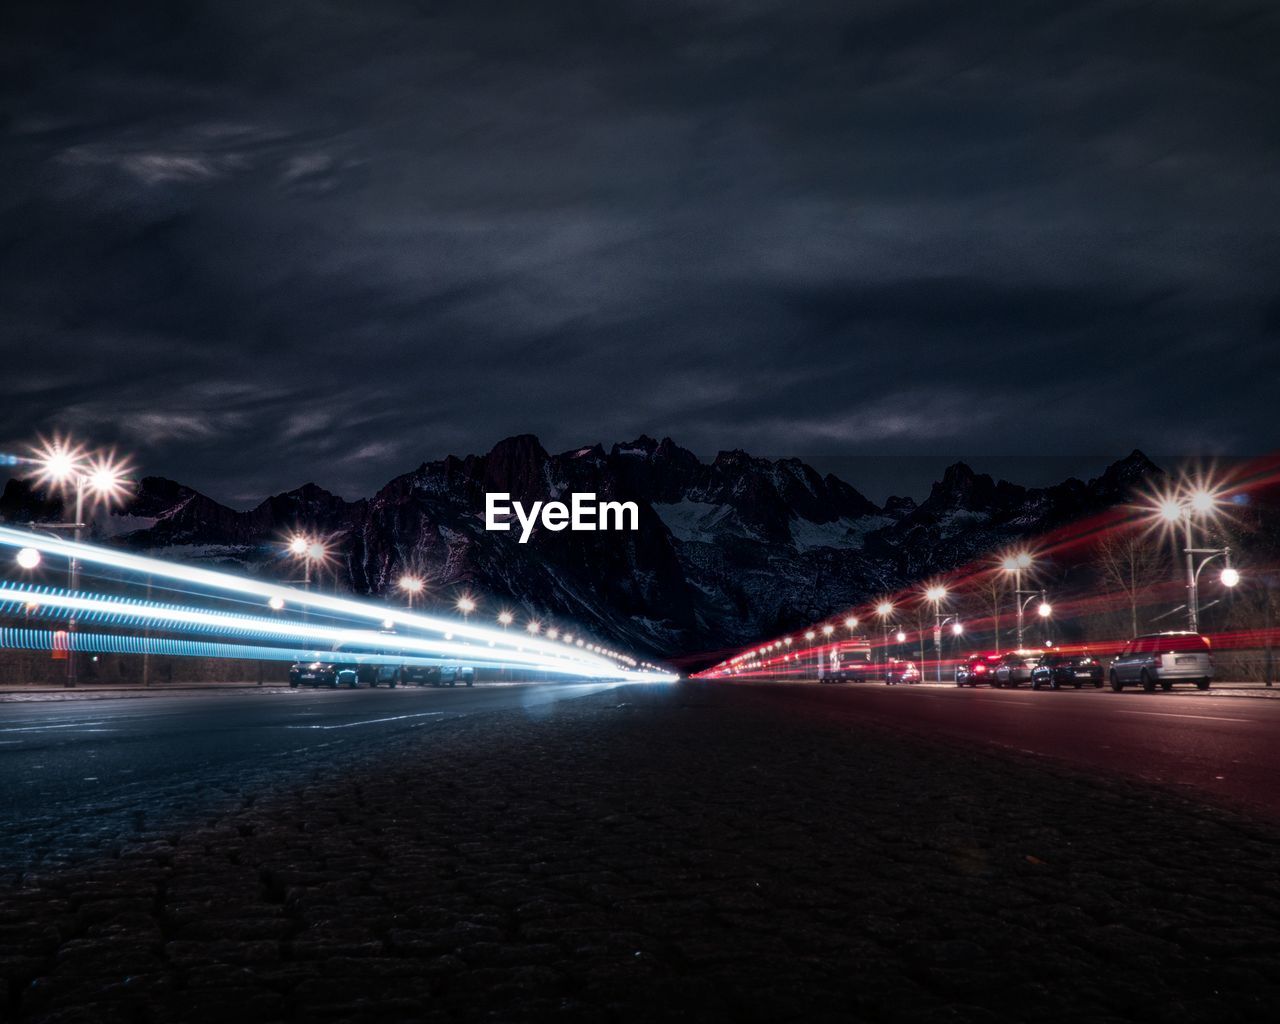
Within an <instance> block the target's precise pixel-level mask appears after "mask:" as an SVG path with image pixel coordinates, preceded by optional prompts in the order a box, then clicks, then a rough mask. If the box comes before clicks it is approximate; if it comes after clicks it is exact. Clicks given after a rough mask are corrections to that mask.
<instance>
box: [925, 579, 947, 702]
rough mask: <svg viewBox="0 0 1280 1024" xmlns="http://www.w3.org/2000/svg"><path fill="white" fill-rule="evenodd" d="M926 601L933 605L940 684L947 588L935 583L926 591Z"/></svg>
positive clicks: (934, 645) (934, 648) (940, 679)
mask: <svg viewBox="0 0 1280 1024" xmlns="http://www.w3.org/2000/svg"><path fill="white" fill-rule="evenodd" d="M924 599H925V600H926V601H928V602H929V603H930V604H931V605H933V653H934V654H935V655H936V656H937V666H938V667H937V674H938V682H942V602H943V601H945V600H946V599H947V588H946V587H944V586H943V585H942V584H940V583H935V584H933V585H932V586H930V587H929V588H927V589H926V590H925V592H924ZM921 646H922V647H923V646H924V645H923V644H922V645H921Z"/></svg>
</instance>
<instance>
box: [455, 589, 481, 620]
mask: <svg viewBox="0 0 1280 1024" xmlns="http://www.w3.org/2000/svg"><path fill="white" fill-rule="evenodd" d="M455 607H456V608H457V609H458V611H460V612H462V618H463V620H464V621H465V620H466V618H467V616H469V615H470V614H471V613H472V612H473V611H475V610H476V602H475V598H473V597H471V596H470V595H469V594H463V595H462V596H461V597H460V598H458V603H457V604H456V605H455Z"/></svg>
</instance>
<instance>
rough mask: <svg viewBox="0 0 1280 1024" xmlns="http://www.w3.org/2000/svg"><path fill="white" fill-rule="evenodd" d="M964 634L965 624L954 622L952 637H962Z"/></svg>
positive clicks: (952, 624)
mask: <svg viewBox="0 0 1280 1024" xmlns="http://www.w3.org/2000/svg"><path fill="white" fill-rule="evenodd" d="M963 633H964V623H963V622H953V623H951V635H952V636H960V635H961V634H963Z"/></svg>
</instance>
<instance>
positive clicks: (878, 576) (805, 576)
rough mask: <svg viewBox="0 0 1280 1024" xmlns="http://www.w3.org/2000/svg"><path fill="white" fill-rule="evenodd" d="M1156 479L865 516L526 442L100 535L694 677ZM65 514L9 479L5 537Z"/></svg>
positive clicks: (950, 497) (190, 501)
mask: <svg viewBox="0 0 1280 1024" xmlns="http://www.w3.org/2000/svg"><path fill="white" fill-rule="evenodd" d="M1161 474H1162V471H1161V470H1160V469H1159V468H1158V467H1157V466H1156V465H1155V464H1154V463H1152V462H1151V461H1150V460H1149V459H1147V458H1146V457H1145V456H1144V455H1143V454H1142V453H1141V452H1137V451H1135V452H1133V453H1132V454H1130V455H1129V456H1128V457H1126V458H1124V459H1122V460H1120V461H1118V462H1116V463H1114V464H1113V465H1111V466H1109V467H1108V468H1107V469H1106V471H1105V472H1104V473H1103V474H1102V475H1101V476H1099V477H1097V478H1096V479H1093V480H1090V481H1088V482H1085V481H1081V480H1076V479H1069V480H1066V481H1064V482H1063V483H1060V484H1057V485H1055V486H1052V487H1043V488H1028V487H1022V486H1019V485H1017V484H1013V483H1009V482H1007V481H1004V480H999V481H997V480H993V479H992V478H991V477H990V476H987V475H985V474H980V473H975V472H974V471H973V470H972V469H971V468H970V467H969V466H968V465H966V464H965V463H962V462H959V463H956V464H955V465H952V466H950V467H949V468H948V469H947V470H946V471H945V473H944V474H943V477H942V479H941V480H939V481H937V482H936V483H935V484H934V485H933V487H932V490H931V492H930V494H929V496H928V498H926V499H925V500H924V501H923V502H921V503H919V504H916V502H914V501H913V500H911V499H910V498H890V499H889V500H888V501H886V502H885V504H884V505H883V506H879V505H876V504H875V503H874V502H872V501H870V500H868V499H867V498H866V497H864V496H863V495H862V494H860V493H859V492H858V491H857V490H856V489H855V488H854V487H852V486H851V485H849V484H848V483H846V482H844V481H843V480H840V479H838V478H836V477H835V476H833V475H831V474H827V475H821V474H819V473H818V472H816V471H815V470H814V469H813V468H812V467H810V466H808V465H807V464H805V463H804V462H802V461H800V460H799V459H780V460H770V459H764V458H757V457H753V456H751V455H749V454H747V453H746V452H743V451H728V452H721V453H720V454H718V455H717V456H716V457H715V458H714V459H713V460H711V461H709V462H708V461H704V460H702V459H700V458H698V457H697V456H696V455H695V454H694V453H693V452H691V451H689V450H687V449H684V448H681V447H679V446H678V445H677V444H675V442H673V441H672V440H670V439H669V438H665V439H663V440H661V441H656V440H654V439H652V438H649V437H643V436H642V437H640V438H637V439H636V440H635V441H632V442H630V443H627V444H615V445H613V446H612V447H611V448H610V449H608V450H606V449H605V448H604V447H602V446H601V445H598V444H597V445H592V446H590V447H583V448H577V449H573V450H571V451H567V452H562V453H560V454H551V453H548V452H547V451H546V450H545V449H544V448H543V446H542V445H541V444H540V443H539V441H538V439H537V438H536V437H533V436H531V435H521V436H516V437H510V438H507V439H506V440H504V441H501V442H499V443H498V444H497V445H495V446H494V447H493V449H492V450H491V451H489V452H488V453H487V454H485V455H471V456H467V457H466V458H458V457H454V456H450V457H448V458H445V459H441V460H438V461H435V462H427V463H423V464H422V465H420V466H419V467H418V468H417V469H415V470H413V471H412V472H410V473H406V474H404V475H402V476H398V477H396V478H395V479H393V480H391V481H390V482H389V483H387V484H386V486H384V487H383V488H382V489H381V490H379V491H378V492H377V493H376V494H374V495H373V496H372V497H370V498H367V499H361V500H359V501H346V500H344V499H342V498H340V497H338V496H337V495H334V494H331V493H329V492H328V491H326V490H324V489H323V488H321V487H318V486H316V485H315V484H306V485H305V486H303V487H300V488H298V489H297V490H293V491H288V492H286V493H283V494H279V495H276V496H274V497H270V498H267V499H266V500H265V501H263V502H262V503H261V504H259V505H258V506H256V507H255V508H252V509H250V510H247V511H237V510H235V509H232V508H229V507H227V506H225V505H222V504H219V503H218V502H216V501H214V500H213V499H211V498H209V497H207V496H205V495H203V494H200V493H199V492H198V491H195V490H193V489H192V488H190V487H187V486H184V485H183V484H181V483H177V482H174V481H172V480H168V479H164V478H160V477H146V478H143V479H141V480H139V481H138V482H137V484H136V485H135V488H134V492H133V494H132V495H131V497H129V498H128V500H126V501H125V502H124V503H123V504H122V505H121V506H120V507H118V508H116V509H115V510H114V511H113V513H112V515H111V516H110V517H109V518H107V519H106V520H104V522H103V525H102V526H101V527H99V532H100V535H101V537H102V539H104V540H108V541H109V542H110V543H113V544H118V545H121V546H126V547H128V548H130V549H134V550H139V551H148V552H154V553H156V554H160V555H163V556H165V557H172V558H177V559H180V560H185V561H191V562H198V563H201V564H205V565H210V566H214V567H221V568H235V569H237V570H240V571H247V572H250V573H255V574H261V575H267V576H272V577H276V578H291V577H296V576H297V575H298V566H297V565H296V564H295V563H294V562H293V561H292V560H291V559H289V558H288V557H287V556H285V555H284V553H283V543H282V541H283V539H284V538H285V537H286V536H288V535H289V534H290V533H293V532H295V531H301V532H305V533H308V534H315V535H318V536H322V537H324V538H325V539H326V541H327V546H328V547H329V550H330V551H331V553H332V558H333V561H332V563H331V566H330V567H329V569H328V570H327V571H326V572H325V573H323V574H321V576H320V577H319V578H318V579H317V581H316V582H317V585H320V586H334V587H335V588H338V589H342V590H347V591H353V592H355V593H358V594H369V595H387V596H389V597H395V596H398V595H396V582H397V580H398V579H399V578H400V576H401V575H402V574H403V573H404V572H406V571H411V572H414V573H416V574H418V575H420V576H422V578H423V579H424V580H425V581H426V584H427V598H426V599H425V600H426V604H427V606H428V607H431V606H437V607H445V606H447V605H448V604H451V603H452V600H453V599H454V598H455V597H456V596H457V594H459V593H461V592H463V591H470V592H472V593H473V594H474V595H476V596H477V597H478V598H479V599H480V601H481V602H482V606H485V607H488V608H489V609H496V607H497V606H499V605H502V606H506V607H509V608H511V609H513V610H523V612H524V613H525V614H528V615H532V616H536V617H538V618H540V619H542V620H544V621H552V620H555V621H564V622H566V623H570V622H571V623H573V625H574V627H575V628H577V629H586V630H588V631H589V632H591V633H593V634H595V635H596V636H598V637H600V638H602V639H603V638H606V637H607V638H609V639H610V641H611V642H617V643H623V644H626V645H629V646H630V647H631V648H633V649H636V650H639V651H641V652H644V653H645V654H646V655H656V656H659V657H662V658H665V659H668V660H674V661H677V662H681V663H684V664H688V665H697V664H701V663H703V662H706V661H714V660H716V657H717V655H718V653H720V652H723V651H725V650H727V649H730V648H733V647H736V646H738V645H741V644H744V643H750V642H751V641H753V640H755V639H758V638H760V637H765V636H770V635H775V634H777V633H779V632H782V631H787V630H791V629H794V628H796V627H799V626H803V625H805V624H807V623H811V622H813V621H815V620H817V619H820V618H822V617H824V616H827V615H830V614H832V613H833V612H836V611H839V610H841V609H843V608H847V607H849V606H851V605H854V604H856V603H859V602H861V601H864V600H866V599H868V598H870V597H872V596H874V595H876V594H879V593H884V592H890V591H893V590H895V589H897V588H900V587H902V586H904V585H906V584H908V583H911V582H914V581H916V580H919V579H921V578H923V577H926V576H929V575H931V574H934V573H938V572H943V571H946V570H948V569H952V568H954V567H956V566H958V565H962V564H964V563H966V562H968V561H970V560H971V559H973V558H975V557H978V556H981V555H983V554H985V553H987V552H989V551H991V550H993V549H995V548H997V547H999V546H1001V545H1002V544H1006V543H1008V542H1010V541H1012V540H1015V539H1017V538H1019V537H1026V536H1032V535H1037V534H1041V533H1045V532H1047V531H1049V530H1052V529H1054V528H1055V527H1058V526H1062V525H1064V524H1066V523H1069V522H1071V521H1073V520H1075V519H1079V518H1081V517H1082V516H1086V515H1090V514H1093V513H1096V512H1099V511H1102V510H1104V509H1106V508H1109V507H1111V506H1114V505H1117V504H1120V503H1122V502H1125V501H1126V500H1128V499H1129V498H1130V496H1131V495H1132V493H1133V491H1134V490H1135V488H1137V487H1139V486H1140V485H1143V484H1144V482H1149V481H1150V480H1151V479H1152V478H1154V477H1156V476H1159V475H1161ZM491 491H505V492H508V493H510V495H511V497H512V498H513V499H515V500H519V501H522V502H525V503H529V502H532V501H537V500H547V499H551V498H557V497H560V496H563V495H567V494H568V493H570V492H574V491H579V492H581V491H590V492H594V493H595V494H596V495H597V496H598V497H599V498H600V499H601V500H606V499H608V500H630V501H635V502H636V503H637V505H638V507H639V510H640V529H639V530H638V531H635V532H608V533H601V532H596V533H582V532H576V533H575V532H570V531H563V532H550V531H547V530H543V529H538V530H535V532H534V534H533V536H532V538H531V539H530V542H529V543H528V544H525V545H522V544H519V543H517V539H518V533H517V532H509V533H501V532H487V531H486V530H485V529H484V516H483V510H484V495H485V493H486V492H491ZM61 515H62V509H61V507H60V500H59V499H58V498H57V497H56V496H50V495H46V494H43V493H41V492H40V491H39V490H38V489H37V488H35V487H33V485H32V484H30V483H28V482H27V481H25V480H20V479H12V480H10V481H9V482H8V483H7V484H6V486H5V488H4V492H3V495H2V496H0V518H3V519H4V520H6V521H8V522H12V523H20V522H31V521H37V520H40V519H51V518H58V517H60V516H61Z"/></svg>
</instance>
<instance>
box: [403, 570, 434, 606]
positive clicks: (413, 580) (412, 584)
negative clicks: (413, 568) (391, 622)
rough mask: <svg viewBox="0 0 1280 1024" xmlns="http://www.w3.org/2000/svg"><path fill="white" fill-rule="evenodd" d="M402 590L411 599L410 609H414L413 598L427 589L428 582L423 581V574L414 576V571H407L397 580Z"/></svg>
mask: <svg viewBox="0 0 1280 1024" xmlns="http://www.w3.org/2000/svg"><path fill="white" fill-rule="evenodd" d="M396 586H398V587H399V588H400V589H401V591H403V592H404V595H405V597H406V598H407V599H408V601H409V610H410V611H413V599H414V598H415V597H417V596H418V595H419V594H421V593H422V591H423V590H425V589H426V586H427V585H426V583H424V582H423V580H422V577H421V576H414V575H413V574H412V573H405V574H404V575H403V576H401V577H400V579H398V580H397V581H396Z"/></svg>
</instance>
